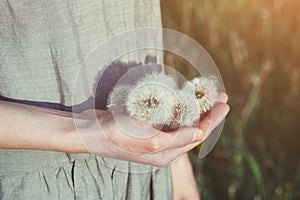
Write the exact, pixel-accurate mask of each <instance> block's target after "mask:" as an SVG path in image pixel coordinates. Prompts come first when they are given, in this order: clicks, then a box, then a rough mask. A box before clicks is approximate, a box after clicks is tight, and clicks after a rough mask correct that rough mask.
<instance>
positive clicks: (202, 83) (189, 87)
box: [183, 77, 218, 113]
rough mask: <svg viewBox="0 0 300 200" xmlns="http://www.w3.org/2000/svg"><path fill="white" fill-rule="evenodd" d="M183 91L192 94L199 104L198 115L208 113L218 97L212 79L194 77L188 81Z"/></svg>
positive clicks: (214, 80)
mask: <svg viewBox="0 0 300 200" xmlns="http://www.w3.org/2000/svg"><path fill="white" fill-rule="evenodd" d="M183 90H184V91H188V92H191V93H193V94H194V96H195V97H196V99H197V100H198V103H199V107H200V113H205V112H207V111H209V110H210V109H211V108H212V107H213V106H214V104H215V102H216V100H217V96H218V91H217V85H216V79H215V78H214V77H208V78H207V77H196V78H194V79H192V80H191V81H188V82H187V83H186V84H185V86H184V87H183Z"/></svg>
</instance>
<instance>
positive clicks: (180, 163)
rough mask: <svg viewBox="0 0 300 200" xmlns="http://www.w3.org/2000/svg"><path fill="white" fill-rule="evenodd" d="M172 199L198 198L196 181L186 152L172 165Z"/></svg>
mask: <svg viewBox="0 0 300 200" xmlns="http://www.w3.org/2000/svg"><path fill="white" fill-rule="evenodd" d="M171 171H172V180H173V196H174V200H190V199H193V200H200V194H199V191H198V187H197V183H196V180H195V177H194V172H193V169H192V165H191V162H190V159H189V156H188V154H184V155H182V156H181V157H180V158H179V159H178V160H176V161H175V162H174V163H173V164H172V166H171Z"/></svg>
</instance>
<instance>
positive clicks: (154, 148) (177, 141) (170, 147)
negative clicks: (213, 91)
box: [75, 93, 229, 167]
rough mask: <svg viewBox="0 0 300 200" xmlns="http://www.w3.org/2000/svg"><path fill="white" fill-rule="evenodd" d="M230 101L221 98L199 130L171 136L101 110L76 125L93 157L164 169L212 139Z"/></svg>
mask: <svg viewBox="0 0 300 200" xmlns="http://www.w3.org/2000/svg"><path fill="white" fill-rule="evenodd" d="M227 99H228V97H227V95H226V94H224V93H222V94H220V95H219V98H218V102H217V104H216V106H215V107H214V108H213V111H211V112H209V113H208V115H207V116H206V117H204V118H203V119H201V121H200V122H199V128H196V127H184V128H180V129H179V130H176V131H171V132H167V133H166V132H162V131H159V130H157V129H154V128H152V127H151V126H149V127H147V125H148V124H138V123H137V122H135V121H133V120H132V119H131V118H129V117H128V116H113V115H112V114H111V113H109V112H106V111H99V110H98V111H96V113H95V111H93V110H90V111H85V112H84V113H82V114H81V115H78V117H75V118H76V120H75V121H78V122H76V123H77V125H78V126H77V130H78V133H79V136H80V138H81V140H82V141H83V144H84V145H85V146H86V148H87V149H88V150H89V151H90V152H91V153H94V154H98V155H101V156H105V157H110V158H115V159H120V160H128V161H134V162H139V163H143V164H150V165H155V166H159V167H163V166H166V165H168V164H170V163H171V162H172V161H174V160H175V159H177V158H178V157H179V156H180V155H182V154H184V153H186V152H187V151H189V150H191V149H192V148H194V147H195V146H197V145H199V144H201V143H202V142H203V141H204V140H205V139H206V138H207V137H208V135H209V134H210V133H211V131H212V130H213V129H214V128H216V126H218V125H219V124H220V122H221V121H222V120H223V119H224V118H225V116H226V115H227V113H228V111H229V107H228V105H227V104H226V102H227ZM85 119H87V120H85Z"/></svg>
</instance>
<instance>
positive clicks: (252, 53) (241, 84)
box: [161, 0, 300, 200]
mask: <svg viewBox="0 0 300 200" xmlns="http://www.w3.org/2000/svg"><path fill="white" fill-rule="evenodd" d="M161 5H162V16H163V26H164V27H166V28H171V29H175V30H178V31H180V32H182V33H185V34H187V35H189V36H190V37H192V38H193V39H195V40H197V41H198V42H199V43H200V44H201V45H202V46H204V48H205V49H206V50H207V51H208V52H209V53H210V55H211V56H212V58H213V59H214V61H215V62H216V64H217V66H218V67H219V70H220V72H221V74H222V77H223V80H224V83H225V87H226V91H227V93H228V95H229V98H230V100H229V104H230V106H231V112H230V114H229V116H228V117H227V119H226V123H225V127H224V130H223V133H222V136H221V138H220V140H219V141H218V143H217V145H216V146H215V148H214V150H213V151H212V152H211V153H210V154H209V156H207V157H206V158H205V159H202V160H199V159H198V157H197V153H198V150H195V151H192V152H191V153H190V156H191V158H192V162H193V164H194V170H195V173H196V178H197V182H198V185H199V188H201V191H202V198H203V199H217V200H219V199H255V200H258V199H300V144H299V143H300V142H299V140H300V135H299V134H300V94H299V93H300V1H299V0H236V1H230V0H187V1H182V0H172V1H170V0H162V1H161ZM166 61H167V62H178V61H176V60H175V61H174V60H173V61H172V58H168V57H167V58H166ZM186 73H187V74H188V75H187V76H192V75H191V74H189V73H193V72H186Z"/></svg>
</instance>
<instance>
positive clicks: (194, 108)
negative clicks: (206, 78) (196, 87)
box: [170, 90, 200, 126]
mask: <svg viewBox="0 0 300 200" xmlns="http://www.w3.org/2000/svg"><path fill="white" fill-rule="evenodd" d="M177 96H178V99H179V103H177V104H176V105H175V106H174V107H173V117H172V119H171V121H170V124H171V125H172V124H174V125H175V126H176V125H177V126H178V125H180V126H192V125H194V124H195V123H197V122H198V120H199V118H200V109H199V104H198V102H197V99H196V98H195V96H194V95H193V94H192V93H190V92H186V91H184V90H179V91H178V92H177ZM174 125H173V126H174Z"/></svg>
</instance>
